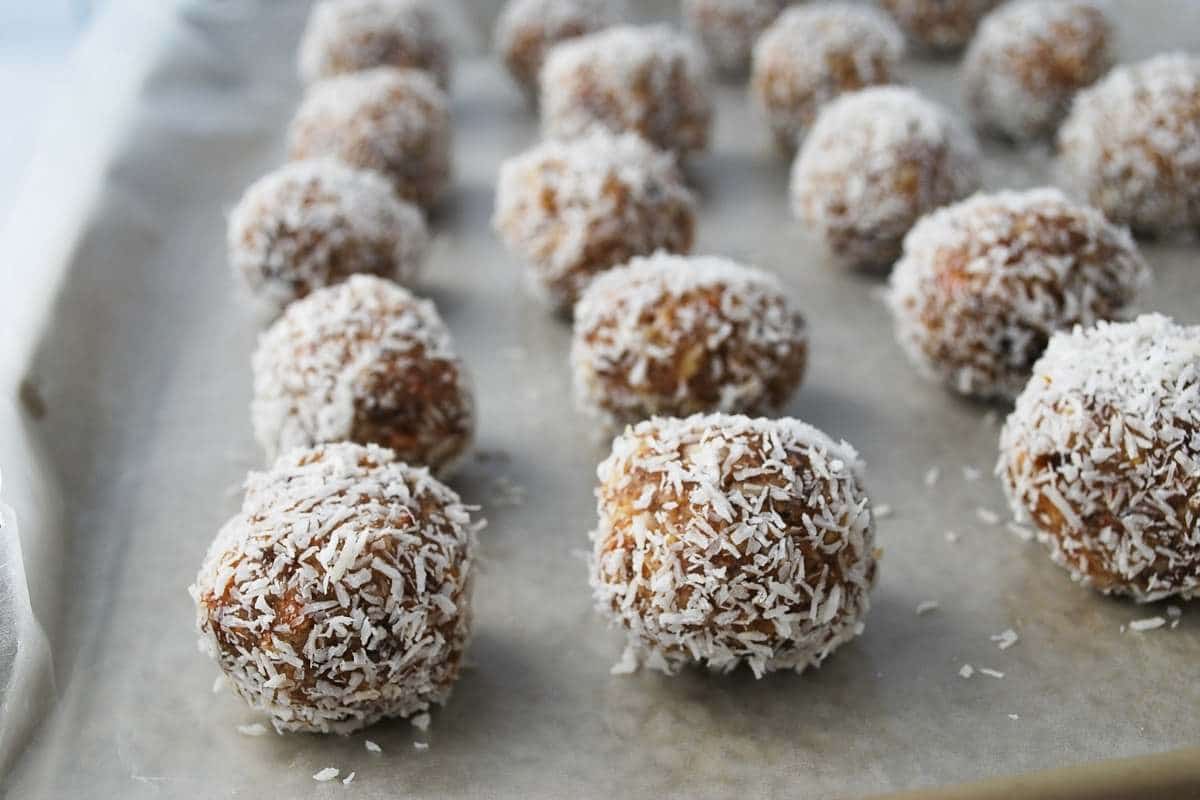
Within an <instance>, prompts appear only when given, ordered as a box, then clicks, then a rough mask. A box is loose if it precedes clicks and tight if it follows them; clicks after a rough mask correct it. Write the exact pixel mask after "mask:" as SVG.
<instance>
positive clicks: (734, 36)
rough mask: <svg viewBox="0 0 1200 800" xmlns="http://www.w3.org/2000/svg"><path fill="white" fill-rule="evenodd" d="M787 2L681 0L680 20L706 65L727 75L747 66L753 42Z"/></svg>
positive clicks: (765, 0)
mask: <svg viewBox="0 0 1200 800" xmlns="http://www.w3.org/2000/svg"><path fill="white" fill-rule="evenodd" d="M789 2H791V0H683V20H684V22H685V24H686V25H687V28H688V30H689V31H690V32H691V33H692V35H693V36H695V37H696V38H697V39H699V40H700V43H701V44H702V45H704V50H705V52H706V53H707V54H708V58H709V61H710V63H711V64H712V65H713V66H714V67H716V68H717V69H718V70H719V71H721V72H723V73H726V74H728V75H736V74H738V73H741V72H744V71H745V70H746V68H747V67H748V66H749V65H750V53H751V51H752V50H753V49H754V43H755V41H757V40H758V37H759V36H760V35H761V34H762V32H763V31H764V30H766V29H767V26H769V25H770V24H771V23H772V22H774V21H775V18H776V17H778V16H779V12H781V11H783V9H784V8H786V7H787V6H788V3H789Z"/></svg>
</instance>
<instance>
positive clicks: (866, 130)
mask: <svg viewBox="0 0 1200 800" xmlns="http://www.w3.org/2000/svg"><path fill="white" fill-rule="evenodd" d="M978 165H979V150H978V148H977V146H976V143H975V139H974V137H972V135H971V133H970V131H968V130H967V129H966V128H965V126H963V125H962V124H960V123H959V121H958V120H957V119H955V118H954V117H953V116H952V115H951V114H950V113H949V112H948V111H946V110H945V109H944V108H942V107H941V106H939V105H937V104H935V103H932V102H930V101H929V100H926V99H925V98H924V97H922V96H921V95H920V94H918V93H917V92H915V91H913V90H912V89H906V88H900V87H892V86H888V87H874V88H869V89H863V90H862V91H860V92H854V93H852V94H848V95H844V96H842V97H840V98H838V99H837V100H834V101H833V102H832V103H830V104H829V105H827V106H826V107H825V108H824V109H823V110H822V111H821V113H820V114H819V115H818V117H817V122H816V125H815V126H813V129H812V132H811V133H810V134H809V135H808V136H807V137H806V138H805V140H804V144H803V146H802V147H801V149H800V153H799V155H798V156H797V157H796V161H795V163H794V164H793V166H792V185H791V195H792V211H793V213H794V214H795V215H796V217H797V218H799V219H800V220H801V221H802V222H803V223H804V224H805V226H806V227H807V228H808V229H809V231H810V232H811V233H813V234H814V235H815V236H816V237H818V238H819V239H820V240H821V242H822V243H823V244H824V246H825V249H826V250H827V251H828V252H829V253H830V255H831V256H832V257H833V258H834V259H835V260H836V261H838V262H840V263H842V264H844V265H846V266H849V267H855V268H859V269H871V270H884V271H886V270H887V269H889V268H890V267H891V265H892V263H893V262H894V261H895V260H896V258H897V257H898V256H899V254H900V246H901V242H902V241H903V239H904V235H905V234H906V233H908V230H909V229H910V228H911V227H912V226H913V224H914V223H915V222H916V221H917V220H918V219H919V218H920V217H921V216H922V215H924V214H926V213H928V212H930V211H932V210H934V209H935V208H938V207H940V206H943V205H945V204H947V203H952V202H954V201H955V200H959V199H961V198H963V197H966V196H967V195H969V194H971V193H972V192H974V191H975V190H976V189H978V188H979V166H978Z"/></svg>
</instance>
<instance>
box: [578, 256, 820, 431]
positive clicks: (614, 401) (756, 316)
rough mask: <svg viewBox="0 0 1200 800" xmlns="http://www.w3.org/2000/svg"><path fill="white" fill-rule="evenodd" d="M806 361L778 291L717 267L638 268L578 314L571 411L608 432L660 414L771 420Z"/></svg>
mask: <svg viewBox="0 0 1200 800" xmlns="http://www.w3.org/2000/svg"><path fill="white" fill-rule="evenodd" d="M807 355H808V332H807V330H806V328H805V324H804V318H803V317H802V316H801V315H800V312H799V310H798V309H797V308H796V307H795V306H794V305H793V304H792V302H791V301H790V300H789V299H788V297H787V294H786V293H785V291H784V288H783V286H782V285H781V284H780V282H779V281H778V280H777V279H776V278H775V277H774V276H773V275H771V274H769V273H766V272H763V271H762V270H758V269H754V268H752V267H744V266H741V265H740V264H737V263H735V262H733V261H729V260H728V259H724V258H715V257H711V256H709V257H686V256H672V255H667V254H665V253H659V254H656V255H653V256H651V257H649V258H636V259H634V260H633V261H631V262H630V263H629V265H628V266H623V267H617V268H616V269H612V270H609V271H608V272H606V273H604V274H603V275H601V276H600V277H599V278H597V279H596V280H595V281H593V282H592V284H591V285H590V286H589V287H588V289H587V291H585V292H584V294H583V298H582V299H581V300H580V301H579V304H578V305H577V306H576V307H575V332H574V339H573V343H572V347H571V368H572V371H573V374H574V383H575V397H576V401H577V402H578V403H579V405H580V407H581V408H583V409H584V410H585V411H586V412H588V413H590V414H592V415H593V416H596V417H598V418H599V419H600V420H602V421H603V422H604V423H605V425H606V427H607V428H608V429H610V430H611V429H614V428H617V427H619V426H622V425H625V424H627V423H632V422H637V421H638V420H642V419H646V418H648V417H651V416H654V415H659V414H661V415H670V416H687V415H689V414H693V413H697V412H702V411H724V412H736V413H758V412H766V411H775V410H778V409H780V408H781V407H782V406H783V405H784V404H785V403H786V402H787V400H788V399H789V398H790V397H791V395H792V393H793V392H794V391H795V389H796V387H797V386H798V385H799V384H800V381H801V379H802V378H803V376H804V367H805V364H806V361H807Z"/></svg>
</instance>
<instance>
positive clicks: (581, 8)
mask: <svg viewBox="0 0 1200 800" xmlns="http://www.w3.org/2000/svg"><path fill="white" fill-rule="evenodd" d="M624 14H625V2H624V0H509V1H508V2H507V3H505V5H504V10H503V11H502V12H501V13H500V16H499V18H497V20H496V30H495V49H496V53H497V54H498V55H499V56H500V59H501V60H502V61H503V62H504V66H505V67H506V68H507V69H508V72H509V74H510V75H511V76H512V77H513V80H515V81H516V82H517V85H518V86H520V87H521V89H522V91H524V92H525V95H526V96H527V97H528V98H529V99H530V100H536V98H537V93H538V74H539V73H540V72H541V71H542V63H543V62H544V61H545V60H546V53H547V52H549V50H550V48H552V47H553V46H554V45H556V44H558V43H559V42H562V41H566V40H567V39H573V38H575V37H576V36H583V35H585V34H588V33H595V32H596V31H599V30H603V29H604V28H607V27H608V26H610V25H615V24H616V23H618V22H620V21H621V19H622V17H623V16H624Z"/></svg>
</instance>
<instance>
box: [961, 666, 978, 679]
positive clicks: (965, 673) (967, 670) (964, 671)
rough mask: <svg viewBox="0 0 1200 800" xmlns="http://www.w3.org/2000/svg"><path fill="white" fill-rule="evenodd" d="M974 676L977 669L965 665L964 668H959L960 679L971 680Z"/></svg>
mask: <svg viewBox="0 0 1200 800" xmlns="http://www.w3.org/2000/svg"><path fill="white" fill-rule="evenodd" d="M974 674H975V668H974V667H972V666H971V665H970V664H963V665H962V667H961V668H959V670H958V676H959V677H960V678H969V677H971V676H972V675H974Z"/></svg>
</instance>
